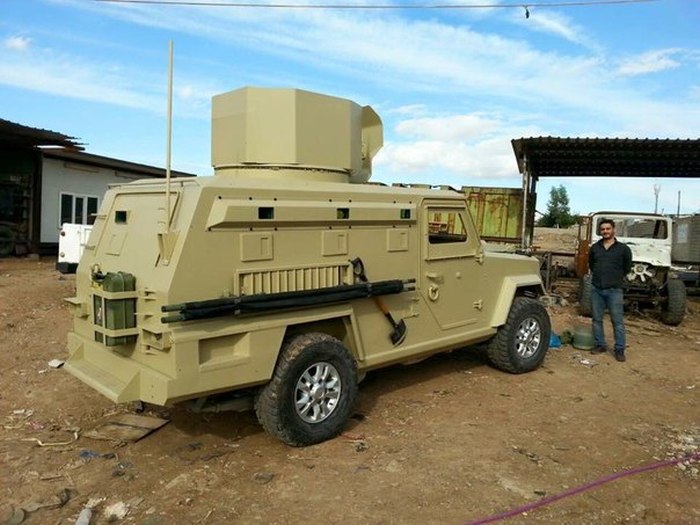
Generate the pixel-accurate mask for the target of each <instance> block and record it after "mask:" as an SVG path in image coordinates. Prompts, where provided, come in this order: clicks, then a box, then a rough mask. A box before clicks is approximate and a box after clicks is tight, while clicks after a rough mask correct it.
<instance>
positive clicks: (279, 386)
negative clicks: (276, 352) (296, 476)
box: [255, 333, 358, 447]
mask: <svg viewBox="0 0 700 525" xmlns="http://www.w3.org/2000/svg"><path fill="white" fill-rule="evenodd" d="M357 383H358V381H357V364H356V363H355V359H354V358H353V356H352V355H351V354H350V352H349V351H348V349H347V348H345V346H343V344H342V343H341V342H340V341H338V340H337V339H335V338H334V337H331V336H329V335H326V334H321V333H309V334H301V335H297V336H294V337H292V338H290V339H289V340H287V341H285V343H284V346H283V348H282V352H281V353H280V356H279V358H278V360H277V365H276V366H275V371H274V374H273V376H272V379H271V380H270V382H269V383H267V384H266V385H265V386H263V387H262V388H260V390H259V391H258V393H257V395H256V398H255V413H256V415H257V416H258V421H260V424H261V425H262V426H263V428H264V429H265V430H266V431H267V432H268V433H269V434H271V435H273V436H275V437H276V438H278V439H280V440H281V441H283V442H284V443H286V444H288V445H291V446H294V447H301V446H306V445H313V444H314V443H320V442H321V441H325V440H327V439H330V438H332V437H334V436H336V435H338V434H339V433H340V431H341V430H342V429H343V426H344V425H345V422H346V420H347V419H348V417H349V416H350V412H351V410H352V408H353V405H354V404H355V399H356V398H357Z"/></svg>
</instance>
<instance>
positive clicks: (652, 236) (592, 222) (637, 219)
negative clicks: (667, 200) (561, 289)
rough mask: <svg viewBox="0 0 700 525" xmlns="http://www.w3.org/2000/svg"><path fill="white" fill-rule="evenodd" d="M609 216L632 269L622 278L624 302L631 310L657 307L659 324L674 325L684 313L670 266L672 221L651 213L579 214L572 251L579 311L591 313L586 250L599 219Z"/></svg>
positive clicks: (683, 295) (597, 237)
mask: <svg viewBox="0 0 700 525" xmlns="http://www.w3.org/2000/svg"><path fill="white" fill-rule="evenodd" d="M603 219H612V220H613V221H614V223H615V237H616V238H617V239H618V240H620V241H621V242H623V243H625V244H626V245H627V246H629V247H630V250H631V251H632V269H631V270H630V272H629V274H627V276H626V277H625V281H624V283H623V290H624V296H625V303H626V305H627V307H629V308H632V309H635V310H636V309H648V308H656V307H659V308H660V313H661V320H662V322H663V323H665V324H668V325H672V326H676V325H679V324H680V323H681V322H682V321H683V318H684V316H685V309H686V288H685V284H684V283H683V281H681V280H680V279H678V278H677V275H676V274H675V271H673V269H672V266H671V240H672V235H671V230H672V221H671V219H670V218H668V217H664V216H663V215H657V214H654V213H631V212H620V211H617V212H616V211H601V212H595V213H591V214H590V215H588V216H586V217H582V220H581V222H580V224H579V239H578V246H577V250H576V273H577V275H578V276H579V277H580V278H581V283H580V288H579V313H581V315H586V316H589V317H590V315H591V310H592V307H591V290H592V286H593V285H592V283H591V276H590V274H589V273H588V253H589V252H590V247H591V245H592V244H593V243H595V242H597V241H598V240H600V238H601V237H600V227H599V226H600V222H601V221H602V220H603Z"/></svg>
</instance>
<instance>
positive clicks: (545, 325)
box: [486, 297, 551, 374]
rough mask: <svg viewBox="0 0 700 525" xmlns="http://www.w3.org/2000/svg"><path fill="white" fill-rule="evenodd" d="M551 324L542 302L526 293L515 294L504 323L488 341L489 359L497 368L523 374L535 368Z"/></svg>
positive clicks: (547, 343) (541, 354)
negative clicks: (522, 294)
mask: <svg viewBox="0 0 700 525" xmlns="http://www.w3.org/2000/svg"><path fill="white" fill-rule="evenodd" d="M550 331H551V326H550V323H549V315H548V314H547V310H545V308H544V306H542V304H541V303H540V302H539V301H537V300H535V299H529V298H527V297H516V299H515V300H514V301H513V304H512V305H511V307H510V312H509V314H508V320H507V321H506V324H504V325H503V326H501V327H500V328H499V329H498V333H497V334H496V335H495V337H494V338H493V339H491V341H490V342H489V345H488V347H487V349H486V352H487V356H488V359H489V361H490V362H491V364H492V365H493V366H495V367H496V368H498V369H500V370H504V371H506V372H510V373H512V374H522V373H523V372H530V371H531V370H534V369H536V368H537V367H539V366H540V365H541V364H542V361H544V356H545V354H546V353H547V348H549V337H550Z"/></svg>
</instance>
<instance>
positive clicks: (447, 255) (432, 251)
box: [425, 206, 474, 259]
mask: <svg viewBox="0 0 700 525" xmlns="http://www.w3.org/2000/svg"><path fill="white" fill-rule="evenodd" d="M466 213H467V210H466V208H455V207H448V206H445V207H442V206H429V207H428V208H427V209H426V222H427V224H426V230H427V231H425V235H426V237H427V241H428V242H427V249H426V256H427V258H428V259H451V258H455V257H465V256H467V255H470V254H473V253H474V247H473V246H472V243H470V242H468V241H469V236H468V234H467V227H466V219H465V217H466Z"/></svg>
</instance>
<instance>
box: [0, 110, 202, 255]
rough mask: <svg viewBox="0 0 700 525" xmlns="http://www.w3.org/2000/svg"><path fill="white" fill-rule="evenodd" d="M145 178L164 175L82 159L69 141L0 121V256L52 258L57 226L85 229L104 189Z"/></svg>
mask: <svg viewBox="0 0 700 525" xmlns="http://www.w3.org/2000/svg"><path fill="white" fill-rule="evenodd" d="M172 176H173V177H183V176H184V177H186V176H194V175H193V174H190V173H182V172H173V173H172ZM149 177H156V178H157V177H165V170H164V169H162V168H156V167H153V166H146V165H143V164H136V163H133V162H128V161H124V160H119V159H113V158H109V157H102V156H99V155H93V154H90V153H86V152H84V151H83V148H82V147H81V146H80V144H79V143H77V142H76V141H75V139H73V138H72V137H68V136H66V135H62V134H60V133H56V132H53V131H48V130H43V129H37V128H30V127H27V126H22V125H20V124H16V123H14V122H9V121H7V120H2V119H0V256H6V255H13V254H18V255H22V254H25V253H40V252H43V253H52V252H55V250H56V247H57V245H58V234H59V231H60V229H61V224H63V223H65V222H72V223H79V224H90V223H91V222H92V220H93V217H94V214H95V213H97V210H98V209H99V206H100V204H101V202H102V197H103V195H104V193H105V191H106V190H107V187H108V185H110V184H118V183H124V182H128V181H130V180H135V179H143V178H149Z"/></svg>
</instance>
